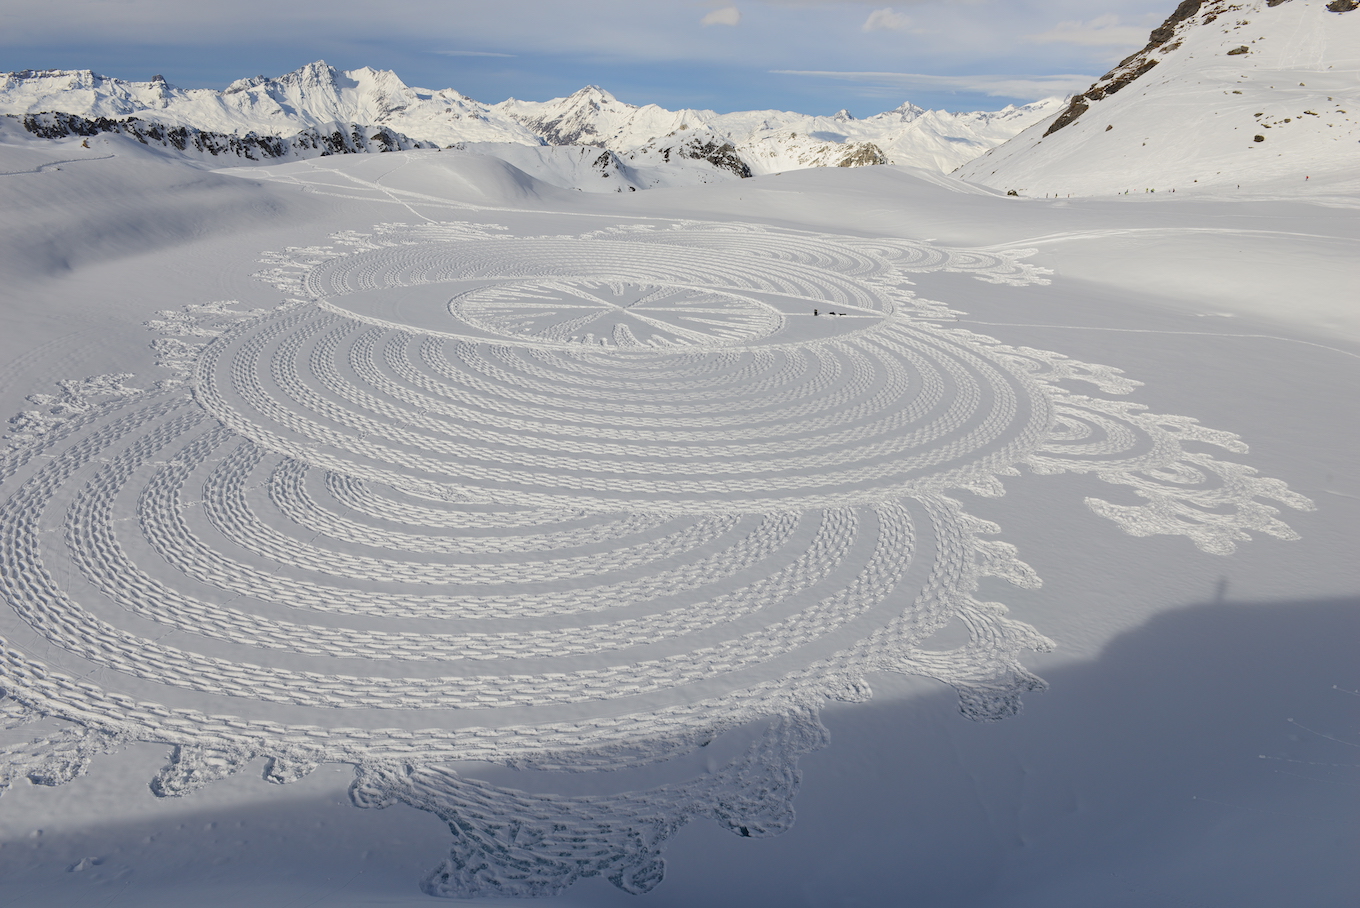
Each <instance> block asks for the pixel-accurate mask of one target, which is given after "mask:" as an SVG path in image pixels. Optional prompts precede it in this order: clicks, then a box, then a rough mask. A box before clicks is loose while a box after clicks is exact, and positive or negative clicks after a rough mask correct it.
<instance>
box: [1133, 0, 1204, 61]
mask: <svg viewBox="0 0 1360 908" xmlns="http://www.w3.org/2000/svg"><path fill="white" fill-rule="evenodd" d="M1201 5H1202V0H1181V5H1180V6H1178V7H1176V11H1175V12H1174V13H1172V14H1171V15H1169V16H1167V17H1166V21H1165V22H1163V23H1162V24H1161V25H1159V26H1157V27H1156V28H1154V29H1153V30H1152V34H1151V35H1150V36H1149V37H1148V45H1147V48H1145V50H1146V49H1151V48H1153V47H1160V46H1161V45H1163V44H1165V43H1166V42H1168V41H1170V40H1171V36H1172V35H1174V34H1175V33H1176V26H1177V25H1180V24H1181V23H1182V22H1184V21H1185V20H1186V19H1189V18H1190V17H1191V16H1193V15H1194V14H1195V13H1197V12H1199V8H1200V6H1201Z"/></svg>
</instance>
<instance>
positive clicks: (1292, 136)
mask: <svg viewBox="0 0 1360 908" xmlns="http://www.w3.org/2000/svg"><path fill="white" fill-rule="evenodd" d="M1356 7H1357V4H1356V3H1354V2H1352V0H1332V2H1330V3H1328V2H1324V0H1251V2H1247V3H1233V2H1230V0H1205V2H1201V0H1186V2H1183V3H1182V4H1181V5H1180V6H1179V7H1178V8H1177V9H1176V11H1175V12H1174V13H1173V14H1172V15H1171V16H1170V17H1169V18H1168V19H1167V20H1166V22H1165V23H1163V24H1162V25H1161V26H1159V27H1158V28H1157V29H1155V30H1154V31H1153V32H1152V35H1151V37H1150V40H1149V42H1148V44H1147V46H1146V47H1144V48H1143V49H1142V50H1140V51H1138V52H1137V53H1135V54H1133V55H1131V56H1130V57H1128V58H1127V59H1125V60H1124V61H1122V62H1121V63H1120V64H1119V65H1118V66H1117V67H1115V68H1114V69H1113V70H1111V71H1110V72H1109V73H1107V74H1106V75H1105V76H1103V77H1102V78H1101V79H1100V80H1099V81H1097V82H1096V83H1095V84H1094V85H1092V86H1091V88H1090V89H1088V90H1087V91H1086V92H1084V93H1082V94H1081V95H1078V96H1076V97H1074V98H1072V99H1071V100H1070V102H1069V103H1068V105H1067V107H1066V109H1065V110H1063V112H1062V113H1061V114H1060V115H1059V116H1057V117H1052V118H1049V119H1046V120H1045V121H1044V122H1041V123H1038V124H1035V125H1032V126H1030V127H1029V128H1027V129H1026V130H1025V131H1024V132H1022V133H1020V134H1019V135H1017V136H1016V137H1015V138H1013V139H1011V140H1010V141H1008V142H1006V143H1005V144H1003V145H1001V146H999V147H996V148H994V149H992V150H991V151H989V152H987V153H986V154H983V155H982V156H981V157H978V158H977V159H975V160H973V161H971V162H969V163H967V164H965V165H964V166H963V167H961V168H959V170H958V171H957V172H956V175H957V176H960V177H962V178H963V179H965V180H968V181H971V182H976V183H981V184H983V185H985V186H990V187H993V188H996V189H1005V190H1015V191H1017V192H1018V193H1019V194H1021V195H1029V196H1041V195H1057V196H1059V197H1063V196H1066V195H1068V194H1071V195H1099V194H1107V193H1124V192H1145V191H1149V190H1155V191H1157V192H1166V191H1172V190H1174V191H1179V192H1185V191H1187V190H1191V189H1204V188H1211V187H1217V188H1221V189H1232V190H1234V191H1235V190H1236V189H1237V188H1239V187H1241V188H1242V189H1248V190H1255V189H1261V188H1267V187H1271V188H1277V187H1279V186H1280V185H1289V184H1295V183H1297V184H1302V183H1305V182H1308V183H1309V184H1310V189H1311V187H1312V186H1313V185H1318V186H1322V187H1331V188H1332V189H1338V188H1340V187H1341V185H1342V184H1348V183H1350V182H1351V181H1354V180H1356V179H1357V175H1360V13H1356V12H1354V10H1355V9H1356Z"/></svg>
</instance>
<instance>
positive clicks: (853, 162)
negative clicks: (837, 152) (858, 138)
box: [836, 142, 888, 167]
mask: <svg viewBox="0 0 1360 908" xmlns="http://www.w3.org/2000/svg"><path fill="white" fill-rule="evenodd" d="M886 163H888V156H887V155H885V154H884V153H883V149H881V148H879V147H878V146H877V145H875V144H874V143H873V142H861V143H860V144H858V145H855V146H853V147H852V148H851V149H850V150H849V151H848V152H846V154H845V157H843V158H841V159H840V160H839V161H837V162H836V166H837V167H865V166H867V165H872V164H886Z"/></svg>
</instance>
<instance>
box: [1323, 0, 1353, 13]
mask: <svg viewBox="0 0 1360 908" xmlns="http://www.w3.org/2000/svg"><path fill="white" fill-rule="evenodd" d="M1357 7H1360V0H1332V2H1331V3H1328V4H1327V9H1329V10H1331V11H1332V12H1334V13H1349V12H1350V11H1351V10H1353V9H1356V8H1357Z"/></svg>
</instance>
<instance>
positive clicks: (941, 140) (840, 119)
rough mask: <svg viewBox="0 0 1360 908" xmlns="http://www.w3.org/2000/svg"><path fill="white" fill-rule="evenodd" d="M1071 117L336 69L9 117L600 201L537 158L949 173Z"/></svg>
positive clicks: (680, 181)
mask: <svg viewBox="0 0 1360 908" xmlns="http://www.w3.org/2000/svg"><path fill="white" fill-rule="evenodd" d="M1061 105H1062V101H1061V100H1060V99H1058V98H1049V99H1046V100H1043V101H1037V102H1035V103H1033V104H1027V105H1024V106H1023V107H1015V106H1008V107H1006V108H1004V109H1003V110H998V111H978V112H973V113H950V112H948V111H943V110H931V111H928V110H924V109H922V108H920V107H917V106H915V105H913V104H910V103H906V104H903V105H901V106H900V107H898V108H897V109H896V110H892V111H889V112H887V113H881V114H877V115H875V116H873V117H869V118H867V119H864V120H856V119H855V118H854V117H851V116H850V115H849V114H848V113H846V112H845V111H842V112H840V113H839V114H837V115H836V116H834V117H814V116H808V115H805V114H799V113H790V112H787V111H777V110H764V111H744V112H738V113H730V114H718V113H715V112H713V111H711V110H678V111H673V110H666V109H664V108H661V107H658V106H656V105H655V104H648V105H646V106H643V107H639V106H636V105H633V104H626V103H624V102H622V101H620V100H618V99H617V98H615V97H614V96H613V95H611V94H609V92H607V91H604V90H603V89H601V88H599V87H597V86H593V85H592V86H587V87H586V88H583V89H581V90H580V91H578V92H576V93H574V94H572V95H570V96H569V97H566V98H555V99H553V100H551V101H518V100H514V99H511V100H508V101H503V102H501V103H499V104H483V103H481V102H478V101H474V100H472V99H471V98H468V97H465V96H464V95H462V94H459V93H458V92H457V91H455V90H453V89H451V88H447V89H442V90H439V91H431V90H429V89H424V88H411V87H409V86H407V85H406V84H405V83H403V82H402V81H401V80H400V79H399V78H398V77H397V75H396V74H395V73H393V72H389V71H385V70H374V69H371V68H369V67H364V68H362V69H356V70H350V71H347V72H341V71H340V70H337V69H335V68H334V67H331V66H328V65H326V63H324V62H322V61H317V62H315V63H311V64H308V65H307V66H304V67H302V68H301V69H299V70H297V71H295V72H291V73H288V74H287V75H284V76H280V77H279V78H276V79H267V78H265V77H263V76H259V77H256V78H252V79H240V80H238V81H236V82H233V83H232V84H231V85H229V86H227V88H226V90H224V91H220V92H219V91H214V90H211V89H181V88H177V87H175V86H173V85H170V84H169V83H167V82H165V81H164V79H160V78H157V79H154V80H153V81H150V82H128V81H124V80H121V79H112V78H108V77H105V76H100V75H97V74H95V73H92V72H89V71H66V70H46V71H25V72H17V73H5V74H2V75H0V114H10V115H22V114H36V113H42V112H48V111H61V112H65V113H73V114H78V115H80V116H83V117H90V118H96V117H105V118H110V119H119V118H126V117H139V118H142V119H146V120H151V121H154V122H158V123H164V124H169V125H176V126H189V127H193V128H196V129H201V130H205V131H210V132H219V133H226V134H234V135H244V134H247V133H251V132H254V133H258V134H260V135H273V136H284V137H288V136H292V135H294V134H296V133H299V132H302V131H304V130H321V131H330V130H331V129H333V128H334V127H335V125H336V124H341V125H343V126H346V127H348V124H361V125H364V126H369V127H386V128H388V129H391V130H394V131H395V132H397V133H399V134H401V135H402V136H406V137H409V138H410V139H411V140H414V141H418V142H431V143H435V144H437V145H440V146H451V145H457V146H463V145H476V146H477V147H479V148H480V149H481V150H482V151H483V152H487V153H492V154H495V155H496V156H498V157H502V158H504V159H506V160H509V161H511V163H514V164H515V165H516V166H519V167H521V169H525V170H527V171H529V172H530V173H534V174H535V175H536V176H539V177H540V178H544V177H547V178H549V180H550V181H553V180H554V179H556V180H558V181H563V182H557V183H556V185H561V186H566V187H569V188H583V189H587V190H591V191H601V190H603V191H615V190H616V189H617V188H618V184H619V183H620V182H621V181H619V180H614V182H613V183H603V182H601V177H600V173H598V172H591V171H589V170H588V169H587V171H586V172H584V173H582V172H578V171H577V170H576V169H574V168H572V167H564V166H563V160H564V156H565V155H564V153H558V152H552V151H529V150H528V149H529V148H540V147H542V146H544V145H548V146H586V147H598V148H603V149H607V150H609V151H611V152H614V153H616V154H618V155H620V156H623V157H625V158H626V163H627V166H628V167H630V168H633V169H635V170H639V171H640V172H639V173H637V174H634V176H633V178H632V179H631V180H630V181H629V185H632V186H633V188H635V189H638V188H643V189H645V188H652V187H654V186H673V185H675V186H678V185H693V184H696V183H705V182H715V181H718V180H721V179H735V178H736V177H738V176H749V175H752V174H765V173H776V172H782V171H786V170H798V169H802V168H805V167H834V166H847V167H848V166H861V165H865V164H882V163H893V164H908V165H911V166H916V167H929V168H934V169H938V170H940V171H942V172H948V171H950V170H953V169H954V168H955V167H957V166H959V164H961V163H963V162H964V161H967V160H969V159H971V158H973V157H976V156H977V155H979V154H981V153H982V152H983V151H985V150H986V149H988V148H991V147H993V146H994V145H996V144H998V143H1000V142H1003V141H1005V140H1006V139H1008V138H1010V137H1011V136H1013V135H1015V134H1016V133H1018V132H1019V131H1020V130H1022V129H1024V128H1025V127H1026V126H1028V125H1029V124H1031V123H1034V122H1036V121H1038V120H1040V119H1043V118H1044V117H1046V116H1048V115H1050V114H1051V113H1053V112H1055V111H1056V110H1057V109H1058V108H1059V107H1061ZM516 146H524V147H516ZM586 154H587V152H586V151H580V150H577V151H574V152H572V155H574V156H575V157H584V156H585V155H586ZM598 155H599V153H598V152H596V154H595V155H593V156H591V158H592V160H593V159H594V158H597V157H598ZM734 161H735V162H737V163H738V164H739V166H734V164H733V162H734ZM526 163H527V164H528V166H525V164H526Z"/></svg>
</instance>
